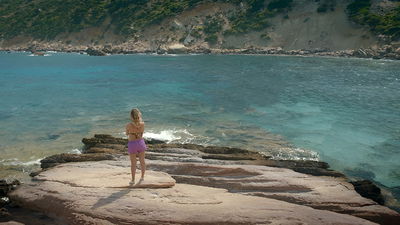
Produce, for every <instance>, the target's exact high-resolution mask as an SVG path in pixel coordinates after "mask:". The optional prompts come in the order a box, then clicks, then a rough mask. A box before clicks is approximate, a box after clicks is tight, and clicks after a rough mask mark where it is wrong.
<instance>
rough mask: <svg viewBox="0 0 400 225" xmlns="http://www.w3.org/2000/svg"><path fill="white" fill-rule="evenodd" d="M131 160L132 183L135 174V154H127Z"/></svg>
mask: <svg viewBox="0 0 400 225" xmlns="http://www.w3.org/2000/svg"><path fill="white" fill-rule="evenodd" d="M129 157H130V158H131V173H132V181H133V182H135V174H136V154H129Z"/></svg>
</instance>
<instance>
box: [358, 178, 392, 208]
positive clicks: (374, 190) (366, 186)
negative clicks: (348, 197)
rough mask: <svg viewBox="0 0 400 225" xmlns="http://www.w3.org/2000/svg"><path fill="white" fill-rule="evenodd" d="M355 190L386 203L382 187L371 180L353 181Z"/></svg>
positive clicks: (382, 203)
mask: <svg viewBox="0 0 400 225" xmlns="http://www.w3.org/2000/svg"><path fill="white" fill-rule="evenodd" d="M351 184H353V185H354V188H355V190H356V191H357V192H358V193H359V194H360V195H361V196H363V197H366V198H369V199H372V200H374V201H375V202H377V203H379V204H381V205H384V204H385V200H384V198H383V196H382V193H381V189H380V188H379V187H378V186H376V185H375V184H374V183H372V182H371V181H369V180H360V181H353V182H351Z"/></svg>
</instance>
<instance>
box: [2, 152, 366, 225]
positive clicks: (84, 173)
mask: <svg viewBox="0 0 400 225" xmlns="http://www.w3.org/2000/svg"><path fill="white" fill-rule="evenodd" d="M148 162H149V163H148V164H149V166H150V167H154V168H156V167H157V165H158V164H160V162H158V161H150V160H149V161H148ZM161 164H162V163H161ZM167 164H168V163H167ZM158 166H160V165H158ZM164 166H165V165H164ZM168 166H169V167H171V166H172V164H171V165H168ZM175 166H176V167H177V168H183V169H184V170H186V171H187V172H190V170H189V168H188V167H183V166H182V165H180V164H178V165H175ZM193 168H194V169H193V170H192V171H191V172H190V173H189V174H188V175H192V176H194V175H205V176H206V177H210V176H213V177H220V178H225V179H237V178H240V177H242V178H243V179H246V178H247V179H249V178H251V179H254V177H257V176H260V175H261V174H262V172H260V171H257V170H255V168H253V169H250V168H246V169H241V168H240V167H237V166H236V167H216V166H214V167H212V168H198V167H193ZM273 169H274V170H282V169H278V168H273ZM170 170H171V169H170ZM275 172H277V171H275ZM260 173H261V174H260ZM293 173H294V172H293ZM278 175H282V174H279V173H278V174H277V176H278ZM298 176H300V175H298ZM292 177H293V176H292ZM276 178H277V177H275V178H269V179H270V180H272V179H276ZM128 180H129V161H128V158H123V157H122V158H120V159H119V160H117V161H115V160H114V161H112V160H107V161H98V162H91V161H90V162H76V163H66V164H62V165H58V166H56V167H53V168H50V169H48V170H46V171H43V172H42V173H40V174H39V175H38V176H37V177H36V178H35V180H33V181H32V182H31V183H29V184H25V185H23V186H21V187H19V188H18V189H17V190H15V191H13V192H12V193H11V194H10V195H9V196H10V198H11V199H12V201H14V202H16V203H18V204H21V205H24V207H28V208H30V209H35V210H38V211H41V212H44V213H46V214H47V215H52V216H55V217H57V218H60V219H62V220H63V221H65V222H66V223H67V224H349V225H350V224H352V225H354V224H365V225H369V224H374V223H373V222H370V221H368V220H365V219H362V218H358V217H354V216H351V215H344V214H338V213H335V212H331V211H328V210H319V209H314V208H311V207H308V206H302V205H297V204H293V203H290V202H286V201H281V200H276V199H273V198H266V197H259V196H248V195H244V194H240V193H230V192H229V191H227V190H226V189H223V188H213V187H205V186H200V185H191V184H182V183H177V184H175V185H173V184H174V183H175V182H174V180H173V179H172V178H170V177H169V176H168V175H167V174H166V173H161V172H152V171H148V173H147V175H146V178H145V180H148V181H149V182H150V183H153V182H154V181H157V182H158V183H160V185H161V186H159V187H166V186H165V185H168V186H169V187H170V188H153V187H152V188H149V187H142V188H127V187H125V182H127V181H128ZM248 182H249V181H248ZM252 182H254V181H252ZM271 182H272V181H271ZM305 182H310V181H309V180H308V181H305ZM272 183H273V182H272ZM296 185H297V186H299V187H300V186H301V185H304V184H303V183H300V184H291V186H293V187H295V186H296ZM208 186H209V185H208ZM253 186H256V184H253ZM281 186H282V187H284V186H285V184H284V185H281ZM287 186H290V185H287ZM283 190H285V189H284V188H283V189H282V191H283ZM306 191H308V190H306ZM288 193H289V192H288Z"/></svg>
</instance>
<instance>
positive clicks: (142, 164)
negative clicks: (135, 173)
mask: <svg viewBox="0 0 400 225" xmlns="http://www.w3.org/2000/svg"><path fill="white" fill-rule="evenodd" d="M139 161H140V171H142V179H143V178H144V173H145V172H146V162H145V161H144V152H139Z"/></svg>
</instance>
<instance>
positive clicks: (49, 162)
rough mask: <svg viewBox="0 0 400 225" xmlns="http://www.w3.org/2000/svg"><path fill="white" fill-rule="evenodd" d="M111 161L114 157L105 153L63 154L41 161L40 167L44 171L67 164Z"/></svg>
mask: <svg viewBox="0 0 400 225" xmlns="http://www.w3.org/2000/svg"><path fill="white" fill-rule="evenodd" d="M111 159H114V156H113V155H111V154H103V153H93V154H68V153H62V154H57V155H52V156H49V157H46V158H44V159H42V160H40V167H41V168H42V169H45V168H49V167H53V166H56V165H59V164H61V163H67V162H83V161H100V160H111Z"/></svg>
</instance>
